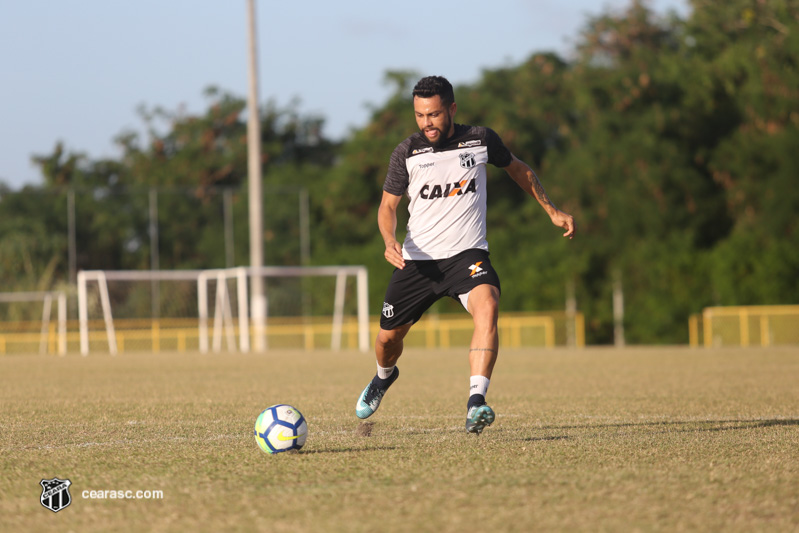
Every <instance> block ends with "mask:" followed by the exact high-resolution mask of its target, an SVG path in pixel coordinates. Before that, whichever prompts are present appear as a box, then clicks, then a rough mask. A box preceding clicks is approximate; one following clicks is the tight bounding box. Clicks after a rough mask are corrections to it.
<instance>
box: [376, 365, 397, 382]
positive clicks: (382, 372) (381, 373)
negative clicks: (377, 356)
mask: <svg viewBox="0 0 799 533" xmlns="http://www.w3.org/2000/svg"><path fill="white" fill-rule="evenodd" d="M393 373H394V367H393V366H390V367H388V368H383V367H382V366H380V363H378V364H377V377H379V378H380V379H388V378H389V377H391V374H393Z"/></svg>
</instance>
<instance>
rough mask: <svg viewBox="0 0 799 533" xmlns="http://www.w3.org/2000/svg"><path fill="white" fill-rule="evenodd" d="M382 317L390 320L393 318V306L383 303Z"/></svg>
mask: <svg viewBox="0 0 799 533" xmlns="http://www.w3.org/2000/svg"><path fill="white" fill-rule="evenodd" d="M383 316H384V317H386V318H391V317H393V316H394V306H393V305H391V304H390V303H388V302H383Z"/></svg>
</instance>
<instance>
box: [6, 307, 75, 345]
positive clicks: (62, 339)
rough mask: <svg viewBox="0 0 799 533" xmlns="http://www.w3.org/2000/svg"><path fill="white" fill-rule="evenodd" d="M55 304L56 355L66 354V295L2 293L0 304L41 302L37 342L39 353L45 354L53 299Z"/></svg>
mask: <svg viewBox="0 0 799 533" xmlns="http://www.w3.org/2000/svg"><path fill="white" fill-rule="evenodd" d="M54 298H55V299H56V302H57V317H58V354H59V355H65V354H66V353H67V295H66V294H64V293H63V292H62V291H38V292H3V293H0V302H4V303H6V302H7V303H11V302H42V329H41V338H40V341H39V353H42V354H44V353H47V338H48V334H49V330H50V319H51V317H52V314H53V299H54Z"/></svg>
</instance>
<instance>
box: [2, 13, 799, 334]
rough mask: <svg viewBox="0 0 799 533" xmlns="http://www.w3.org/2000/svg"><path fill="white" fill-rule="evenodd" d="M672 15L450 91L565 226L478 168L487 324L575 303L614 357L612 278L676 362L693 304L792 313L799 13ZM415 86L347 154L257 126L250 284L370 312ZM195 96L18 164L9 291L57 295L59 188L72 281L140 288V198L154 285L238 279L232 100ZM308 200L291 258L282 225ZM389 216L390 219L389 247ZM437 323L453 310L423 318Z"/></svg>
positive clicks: (301, 132) (307, 121) (302, 120)
mask: <svg viewBox="0 0 799 533" xmlns="http://www.w3.org/2000/svg"><path fill="white" fill-rule="evenodd" d="M691 7H692V11H691V13H690V14H689V15H688V16H687V17H686V18H685V19H681V18H680V17H678V16H677V15H675V14H671V15H669V16H665V17H663V16H658V15H656V14H655V13H654V12H653V11H652V10H651V9H650V8H649V6H648V4H647V3H646V2H644V1H641V0H633V1H632V2H631V3H630V5H629V6H628V7H627V8H626V9H624V10H621V11H607V12H605V13H603V14H601V15H600V16H597V17H593V18H590V19H589V20H587V21H586V23H585V25H584V27H583V29H582V31H581V32H580V34H579V36H578V38H577V41H576V44H575V49H574V54H573V57H572V58H571V59H566V58H563V57H560V56H558V55H557V54H554V53H533V54H532V55H531V56H530V57H529V58H528V59H527V60H526V61H524V62H523V63H521V64H520V65H518V66H512V67H503V68H499V69H495V70H486V71H484V72H483V75H482V76H481V78H480V79H479V80H477V81H476V82H475V83H473V84H471V85H464V86H459V87H456V88H455V94H456V100H457V102H458V114H457V117H456V120H457V121H458V122H460V123H468V124H481V125H485V126H489V127H491V128H492V129H494V130H495V131H497V132H498V133H499V134H500V135H501V137H502V138H503V140H504V141H505V142H506V144H507V145H508V146H509V148H510V149H511V150H512V151H513V153H514V154H515V155H517V156H518V157H519V158H520V159H522V160H524V161H525V162H527V163H528V164H530V165H531V166H533V168H534V169H536V171H537V172H538V173H539V174H540V178H541V181H542V183H543V184H544V186H545V188H546V189H547V192H548V194H549V196H550V198H551V199H552V200H553V201H554V202H555V204H556V205H558V206H559V207H560V208H561V209H563V210H564V211H566V212H569V213H571V214H573V215H575V217H576V220H577V228H578V233H577V237H576V239H575V240H574V241H567V240H565V239H563V238H561V237H560V234H561V233H562V232H561V231H560V230H559V228H556V227H554V226H552V224H551V223H550V221H549V219H548V217H547V216H546V215H545V213H544V212H543V210H541V209H540V207H539V206H538V205H537V203H536V202H535V201H534V200H532V199H530V198H528V197H526V195H524V194H523V193H522V192H521V191H520V190H519V188H518V187H517V186H516V184H515V183H513V181H512V180H510V179H509V178H508V177H507V175H506V174H505V173H504V172H503V171H502V170H500V169H495V168H490V169H489V215H488V216H489V242H490V243H491V252H492V262H493V263H494V264H495V266H496V267H497V269H498V270H499V272H500V274H501V275H502V279H503V298H502V307H503V309H504V310H513V311H535V310H548V309H561V308H563V305H564V301H565V297H566V294H565V293H566V286H567V285H569V284H573V286H574V287H575V292H576V296H577V301H578V307H579V309H580V310H581V311H583V312H584V313H585V315H586V318H587V325H588V332H587V333H588V339H587V340H588V342H589V343H607V342H612V340H613V338H612V335H613V319H612V305H611V302H612V297H611V286H612V278H613V276H614V273H621V276H622V280H623V286H624V293H625V309H626V315H627V319H626V333H627V342H628V343H678V342H685V341H686V339H687V326H686V321H687V317H688V316H689V315H690V314H692V313H696V312H698V311H700V310H701V309H702V308H703V307H705V306H708V305H734V304H776V303H797V302H799V281H797V280H799V252H798V251H797V250H799V217H797V216H796V213H797V212H799V190H797V188H796V186H795V184H796V176H797V175H799V159H797V158H796V156H795V151H796V146H799V112H797V110H796V109H797V107H796V102H797V101H798V98H797V97H799V94H798V93H797V87H799V4H797V2H795V1H794V0H775V1H770V2H752V1H751V0H733V1H731V2H725V3H719V2H711V1H709V0H693V1H692V2H691ZM417 78H418V75H417V74H415V73H413V72H404V71H390V72H387V73H386V83H387V84H388V85H390V86H391V87H392V88H393V91H392V94H391V96H389V98H388V99H387V101H386V102H385V103H384V104H382V105H380V106H376V107H375V108H374V109H372V115H371V118H370V120H369V122H368V123H367V124H366V125H365V126H364V127H363V128H360V129H357V130H355V131H353V132H352V134H351V135H350V136H349V138H348V139H346V141H344V142H333V141H331V140H329V139H327V138H326V137H325V136H324V134H323V126H324V121H323V120H322V119H321V118H319V117H313V116H302V115H301V114H300V113H299V112H298V111H297V108H296V107H297V106H296V103H291V104H290V105H288V106H285V107H283V108H280V107H278V106H276V105H275V104H274V103H271V102H270V103H268V104H267V105H266V106H265V108H264V109H263V111H262V112H261V116H260V120H261V127H262V136H261V143H262V154H263V157H262V164H263V170H264V182H265V187H264V198H263V202H264V242H265V250H266V253H265V255H266V262H267V264H272V265H297V264H301V263H303V262H306V263H307V262H310V263H311V264H363V265H366V266H367V267H368V268H369V271H370V276H371V283H370V287H371V289H370V290H371V294H370V301H371V302H372V309H375V305H376V304H377V303H378V302H380V301H381V299H382V295H383V294H382V292H383V290H384V288H385V281H386V280H387V279H388V276H389V275H390V273H391V267H390V266H389V265H388V264H387V263H386V262H385V261H384V259H383V242H382V239H381V238H380V235H379V233H378V231H377V224H376V216H377V215H376V213H377V207H378V204H379V201H380V197H381V194H382V184H383V180H384V177H385V172H386V168H387V165H388V159H389V156H390V154H391V151H392V150H393V149H394V147H395V146H396V145H397V144H398V143H399V142H400V141H402V139H404V138H405V137H407V136H408V135H410V134H411V133H413V132H414V131H415V129H416V125H415V123H414V121H413V115H412V102H411V96H410V93H411V88H412V86H413V85H414V83H415V82H416V80H417ZM206 95H207V97H208V99H209V103H208V109H207V110H206V111H205V112H204V113H202V114H199V115H193V114H187V113H185V112H184V111H180V110H177V111H167V110H164V109H161V108H157V107H156V108H154V109H146V108H142V110H141V116H142V119H143V121H144V124H145V125H146V135H145V136H144V137H142V136H141V135H139V134H137V133H134V132H123V133H122V134H120V135H119V137H118V138H117V142H118V143H119V146H120V147H121V149H122V156H121V157H120V158H119V160H98V161H92V160H89V159H88V158H87V157H85V156H84V155H82V154H80V153H67V152H66V151H65V150H64V148H63V146H62V145H61V144H57V145H56V146H55V148H54V150H53V152H52V153H51V154H47V155H43V156H37V157H36V158H35V161H36V162H37V163H38V164H39V166H40V168H41V171H42V175H43V177H44V186H43V187H41V188H35V187H29V188H27V189H26V190H25V191H20V192H19V193H12V192H11V191H2V201H0V258H2V259H0V279H2V280H3V282H4V283H5V284H6V286H7V287H16V288H18V289H20V290H21V289H32V288H40V289H46V288H48V287H50V286H52V285H53V284H55V283H58V282H62V281H63V280H65V279H66V276H67V272H68V268H69V265H67V260H66V258H65V257H66V250H67V234H66V212H67V205H66V191H67V190H72V191H73V192H74V194H75V206H76V215H77V225H76V233H77V235H76V239H77V242H78V256H77V268H109V269H119V268H142V269H146V268H150V261H151V250H150V246H151V239H150V235H149V228H150V220H149V214H148V213H149V211H148V209H149V206H150V204H149V201H150V200H149V199H150V196H149V195H150V191H151V190H157V203H158V220H157V222H158V228H159V254H160V265H161V268H209V267H219V266H225V265H227V264H228V263H229V262H230V258H229V257H228V255H227V249H228V248H229V247H230V246H229V245H231V244H232V245H234V246H233V248H234V250H233V253H234V258H233V263H234V264H247V263H248V262H249V259H248V257H249V255H248V248H249V233H248V225H249V222H248V196H247V190H246V184H247V158H246V152H247V148H246V122H245V112H246V110H245V101H244V100H243V99H242V98H239V97H236V96H234V95H231V94H228V93H225V92H223V91H220V90H219V89H216V88H210V89H208V90H207V91H206ZM224 191H227V192H224ZM306 193H307V197H308V208H309V209H308V215H309V236H310V245H311V248H310V255H309V256H308V254H307V253H306V252H305V251H304V250H303V249H302V246H301V243H302V242H303V239H304V238H305V236H304V235H302V234H301V224H300V222H299V220H300V216H301V211H302V210H303V209H304V206H302V205H301V198H302V197H303V195H304V194H306ZM225 194H227V195H228V198H229V199H230V200H231V201H230V203H229V204H225V201H224V199H223V196H224V195H225ZM226 205H227V207H226ZM227 208H232V209H231V212H227V214H228V215H230V220H232V230H233V234H234V239H233V242H232V243H231V242H226V237H225V222H224V219H225V214H226V209H227ZM406 217H407V214H406V213H405V212H404V204H403V208H401V210H400V220H399V224H398V227H399V232H398V233H399V234H400V235H399V236H400V237H402V234H403V231H402V230H403V228H404V225H405V222H406ZM308 290H309V289H308V287H307V286H306V287H305V288H302V287H300V288H299V289H298V288H297V287H291V288H289V289H286V291H288V292H291V291H295V292H296V291H305V292H308ZM288 292H287V294H288ZM290 300H291V298H284V299H283V300H279V301H285V302H286V303H285V307H286V308H287V309H288V308H289V307H291V306H292V305H294V304H295V303H297V301H299V299H296V298H295V301H294V302H293V303H292V302H290ZM302 300H303V302H305V303H307V302H310V301H311V297H310V296H309V295H305V296H304V297H303V299H302ZM281 305H283V304H281ZM304 305H305V304H304ZM313 306H316V304H314V305H313ZM313 306H312V307H313ZM448 306H450V307H453V306H454V307H457V304H451V303H449V302H445V303H442V304H441V305H440V306H439V307H438V308H440V309H444V310H448V309H449V308H448ZM292 309H293V307H292Z"/></svg>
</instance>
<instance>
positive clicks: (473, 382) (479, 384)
mask: <svg viewBox="0 0 799 533" xmlns="http://www.w3.org/2000/svg"><path fill="white" fill-rule="evenodd" d="M489 383H491V380H490V379H488V378H487V377H485V376H472V377H470V378H469V396H472V395H473V394H482V395H483V397H485V395H486V393H487V392H488V384H489Z"/></svg>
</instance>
